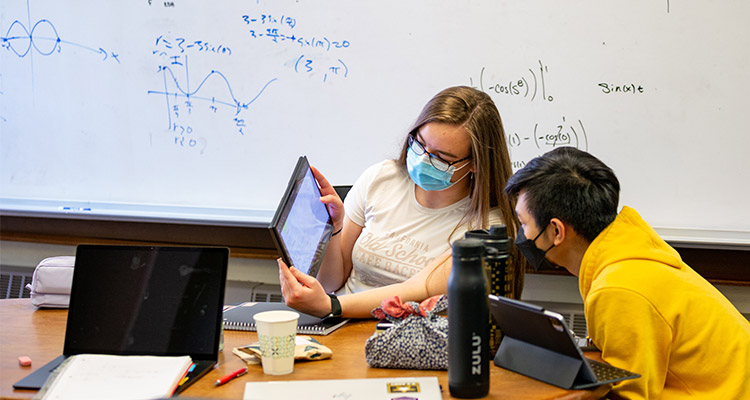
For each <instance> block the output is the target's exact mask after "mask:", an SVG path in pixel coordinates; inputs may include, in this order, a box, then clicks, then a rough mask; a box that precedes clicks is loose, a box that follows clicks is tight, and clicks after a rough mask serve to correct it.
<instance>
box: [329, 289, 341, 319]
mask: <svg viewBox="0 0 750 400" xmlns="http://www.w3.org/2000/svg"><path fill="white" fill-rule="evenodd" d="M328 297H330V298H331V313H330V314H328V315H326V318H328V317H340V316H341V302H340V301H339V298H338V297H336V295H335V294H331V293H329V294H328Z"/></svg>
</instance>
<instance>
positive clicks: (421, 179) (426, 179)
mask: <svg viewBox="0 0 750 400" xmlns="http://www.w3.org/2000/svg"><path fill="white" fill-rule="evenodd" d="M438 162H439V161H438ZM467 165H469V163H466V164H464V165H462V166H460V167H458V168H456V167H454V166H452V165H451V166H450V167H448V170H447V171H441V170H439V169H437V168H435V166H434V165H432V163H431V162H430V156H429V155H427V153H424V154H422V155H421V156H420V155H417V153H415V152H414V150H412V148H411V147H409V149H408V150H407V151H406V169H407V170H408V171H409V177H411V180H412V181H414V183H416V184H417V185H419V187H421V188H422V189H424V190H445V189H448V188H449V187H451V186H453V185H455V184H456V183H458V182H460V181H461V180H462V179H464V178H465V177H466V176H467V175H469V174H468V173H467V174H465V175H464V176H462V177H461V179H459V180H457V181H455V182H451V178H452V177H453V173H454V172H456V171H458V170H460V169H462V168H463V167H465V166H467Z"/></svg>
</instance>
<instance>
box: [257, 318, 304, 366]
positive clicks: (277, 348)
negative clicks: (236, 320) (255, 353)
mask: <svg viewBox="0 0 750 400" xmlns="http://www.w3.org/2000/svg"><path fill="white" fill-rule="evenodd" d="M254 318H255V327H256V328H257V329H258V342H259V344H260V350H261V352H262V358H263V360H262V363H263V372H264V373H266V374H269V375H285V374H291V373H292V371H294V346H295V339H296V336H297V320H298V319H299V314H297V313H296V312H294V311H285V310H276V311H264V312H261V313H258V314H255V316H254Z"/></svg>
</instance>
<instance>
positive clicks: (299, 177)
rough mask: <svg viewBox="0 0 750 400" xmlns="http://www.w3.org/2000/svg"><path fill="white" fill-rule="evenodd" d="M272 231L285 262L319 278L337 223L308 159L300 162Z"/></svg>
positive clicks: (277, 211) (273, 221) (279, 208)
mask: <svg viewBox="0 0 750 400" xmlns="http://www.w3.org/2000/svg"><path fill="white" fill-rule="evenodd" d="M270 228H271V236H272V237H273V239H274V242H275V244H276V248H277V249H278V250H279V253H281V258H282V259H283V260H284V262H285V263H286V264H287V265H289V266H292V265H293V266H294V267H295V268H297V269H298V270H300V271H302V272H304V273H306V274H308V275H311V276H315V275H317V273H318V269H319V268H320V263H321V262H322V260H323V255H324V254H325V250H326V248H327V247H328V242H329V241H330V239H331V233H332V232H333V222H332V221H331V217H330V216H329V214H328V209H327V208H326V206H325V204H323V203H321V201H320V189H319V188H318V183H317V182H316V181H315V177H314V176H313V174H312V170H311V169H310V164H309V163H308V162H307V157H305V156H301V157H300V158H299V160H298V161H297V166H296V167H295V169H294V173H293V174H292V177H291V179H290V180H289V184H288V185H287V188H286V191H285V193H284V196H283V198H282V199H281V202H280V203H279V207H278V208H277V209H276V214H275V215H274V218H273V220H272V221H271V226H270Z"/></svg>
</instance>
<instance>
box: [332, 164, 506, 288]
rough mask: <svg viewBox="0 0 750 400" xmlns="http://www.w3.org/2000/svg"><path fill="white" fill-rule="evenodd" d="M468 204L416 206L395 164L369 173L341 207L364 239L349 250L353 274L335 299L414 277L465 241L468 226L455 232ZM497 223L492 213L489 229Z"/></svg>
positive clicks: (410, 183) (463, 201)
mask: <svg viewBox="0 0 750 400" xmlns="http://www.w3.org/2000/svg"><path fill="white" fill-rule="evenodd" d="M469 202H470V199H469V197H468V196H467V197H465V198H463V199H461V200H460V201H458V202H457V203H454V204H451V205H449V206H447V207H443V208H437V209H433V208H427V207H424V206H422V205H420V204H419V203H418V202H417V199H416V195H415V184H414V182H413V181H412V180H411V178H410V177H409V175H408V174H407V173H406V172H405V171H403V170H402V169H401V168H399V166H398V164H397V163H396V162H395V161H393V160H386V161H383V162H380V163H378V164H375V165H373V166H370V167H369V168H367V169H366V170H365V172H364V173H363V174H362V175H361V176H360V177H359V179H357V182H356V183H355V184H354V186H352V188H351V190H350V191H349V193H348V194H347V195H346V199H345V201H344V205H345V210H346V215H347V217H349V219H351V220H352V221H354V223H356V224H357V225H360V226H362V233H361V234H360V235H359V238H358V239H357V241H356V242H355V243H354V249H353V250H352V262H353V268H352V273H351V275H350V276H349V279H347V281H346V284H345V285H344V287H343V288H342V289H340V290H339V293H340V294H344V293H356V292H360V291H363V290H367V289H372V288H376V287H380V286H385V285H389V284H392V283H398V282H402V281H404V280H406V279H408V278H410V277H411V276H413V275H415V274H416V273H417V272H419V271H420V270H421V269H422V268H424V267H426V266H427V265H428V264H429V263H430V262H431V261H432V260H434V259H435V258H436V257H437V256H439V255H441V254H443V253H444V252H445V251H447V250H449V249H450V248H451V245H452V243H453V242H454V241H455V240H457V239H461V238H463V236H464V233H465V232H466V230H467V229H468V226H467V225H466V224H464V225H463V226H462V227H461V228H459V229H457V230H456V231H455V232H453V229H454V228H455V227H456V225H458V223H459V221H461V218H462V217H463V216H464V214H465V213H466V209H467V208H468V207H469ZM500 223H502V219H501V218H500V213H499V212H498V211H497V210H493V212H491V215H490V224H491V225H492V224H500ZM451 232H453V235H452V236H451V237H450V238H449V237H448V235H449V234H450V233H451Z"/></svg>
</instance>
